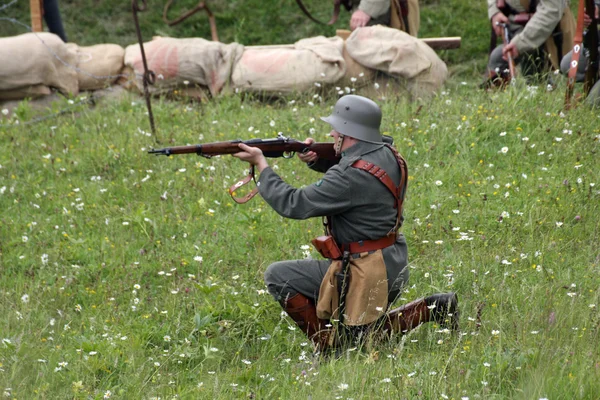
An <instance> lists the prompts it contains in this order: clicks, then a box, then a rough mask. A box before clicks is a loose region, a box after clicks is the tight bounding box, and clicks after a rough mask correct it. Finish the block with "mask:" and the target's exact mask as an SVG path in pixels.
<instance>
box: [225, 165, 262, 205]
mask: <svg viewBox="0 0 600 400" xmlns="http://www.w3.org/2000/svg"><path fill="white" fill-rule="evenodd" d="M253 179H254V180H255V181H256V179H255V177H254V165H252V164H251V165H250V172H249V173H248V175H246V176H245V177H244V179H242V180H240V181H237V182H236V183H234V184H233V185H231V187H230V188H229V194H230V195H231V198H232V199H233V201H235V202H236V203H238V204H244V203H247V202H248V201H250V199H251V198H253V197H254V196H256V195H257V193H258V188H254V189H252V191H250V193H248V194H247V195H245V196H244V197H235V196H234V195H233V194H234V193H235V191H236V190H237V189H239V188H241V187H242V186H244V185H247V184H248V183H249V182H250V181H251V180H253Z"/></svg>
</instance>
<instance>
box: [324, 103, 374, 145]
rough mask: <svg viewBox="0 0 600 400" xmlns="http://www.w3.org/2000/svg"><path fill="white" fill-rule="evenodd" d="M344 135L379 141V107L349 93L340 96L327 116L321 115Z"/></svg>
mask: <svg viewBox="0 0 600 400" xmlns="http://www.w3.org/2000/svg"><path fill="white" fill-rule="evenodd" d="M321 119H322V120H323V121H325V122H327V123H328V124H329V125H331V127H332V128H333V129H335V130H336V131H338V132H339V133H341V134H342V135H344V136H350V137H353V138H355V139H359V140H363V141H365V142H371V143H381V141H382V137H381V133H379V126H380V125H381V109H380V108H379V106H378V105H377V103H375V102H374V101H373V100H371V99H367V98H366V97H362V96H357V95H354V94H349V95H346V96H343V97H342V98H340V99H339V100H338V101H337V103H335V107H334V108H333V112H332V113H331V115H330V116H328V117H321Z"/></svg>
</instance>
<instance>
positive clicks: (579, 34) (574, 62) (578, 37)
mask: <svg viewBox="0 0 600 400" xmlns="http://www.w3.org/2000/svg"><path fill="white" fill-rule="evenodd" d="M584 8H585V3H584V0H580V1H579V7H578V8H577V29H576V30H575V38H574V40H573V55H572V56H571V67H570V68H569V75H568V76H569V78H568V80H567V91H566V93H565V108H566V109H569V108H571V105H572V104H571V97H572V96H573V88H574V87H575V78H576V76H577V66H578V65H579V56H580V55H581V48H582V46H581V44H582V43H583V16H584V12H585V10H584Z"/></svg>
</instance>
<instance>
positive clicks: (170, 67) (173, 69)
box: [125, 38, 244, 96]
mask: <svg viewBox="0 0 600 400" xmlns="http://www.w3.org/2000/svg"><path fill="white" fill-rule="evenodd" d="M144 51H145V53H146V60H147V62H148V68H149V69H150V70H152V71H154V73H155V74H156V83H155V85H153V86H152V87H151V89H152V90H157V89H158V90H160V89H172V88H177V87H185V86H189V85H191V86H193V85H194V84H198V85H202V86H207V87H208V88H209V90H210V93H211V94H212V95H213V96H215V95H217V94H218V93H219V92H220V91H221V90H222V89H223V87H224V86H225V84H226V83H227V82H228V81H229V79H230V77H231V71H232V69H233V66H234V65H235V64H236V63H237V62H238V60H239V59H240V58H241V56H242V53H243V51H244V46H242V45H240V44H237V43H231V44H223V43H219V42H212V41H208V40H204V39H200V38H188V39H174V38H157V39H155V40H152V41H151V42H147V43H144ZM125 65H126V66H129V67H132V68H133V70H134V71H135V75H136V78H135V83H136V86H137V87H138V88H139V89H140V90H142V88H143V82H142V74H143V72H144V66H143V64H142V56H141V51H140V46H139V44H133V45H130V46H127V48H126V49H125ZM185 82H187V84H186V83H185Z"/></svg>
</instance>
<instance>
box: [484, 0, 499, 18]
mask: <svg viewBox="0 0 600 400" xmlns="http://www.w3.org/2000/svg"><path fill="white" fill-rule="evenodd" d="M487 3H488V18H489V19H492V17H493V16H494V15H496V14H498V13H499V12H500V9H499V8H498V6H497V5H496V0H487Z"/></svg>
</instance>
